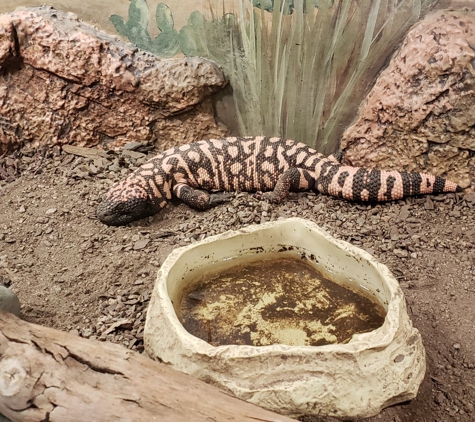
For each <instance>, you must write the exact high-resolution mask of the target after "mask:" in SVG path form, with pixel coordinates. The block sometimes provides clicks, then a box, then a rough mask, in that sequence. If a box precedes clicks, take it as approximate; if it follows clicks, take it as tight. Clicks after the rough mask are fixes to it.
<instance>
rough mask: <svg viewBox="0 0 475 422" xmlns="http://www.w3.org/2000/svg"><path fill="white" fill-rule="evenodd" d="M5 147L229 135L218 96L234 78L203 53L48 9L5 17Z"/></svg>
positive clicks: (1, 125) (0, 93)
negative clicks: (158, 45)
mask: <svg viewBox="0 0 475 422" xmlns="http://www.w3.org/2000/svg"><path fill="white" fill-rule="evenodd" d="M0 75H1V79H0V153H1V152H2V151H6V150H11V149H14V148H17V147H18V146H23V145H27V146H30V147H36V146H39V145H49V146H51V145H55V144H75V145H80V146H96V145H97V146H102V147H103V148H105V149H110V148H115V147H119V146H121V145H123V144H125V143H127V142H141V143H143V144H156V145H157V146H158V147H159V148H166V147H168V146H171V145H176V144H178V143H187V142H190V141H193V140H196V139H200V138H208V137H212V136H222V135H224V134H226V128H224V127H223V126H220V125H219V124H217V123H216V121H215V119H214V113H213V108H212V105H211V99H210V96H211V95H212V94H214V93H215V92H217V91H219V90H220V89H221V88H223V87H224V86H225V85H226V83H227V81H226V78H225V76H224V75H223V73H222V72H221V70H220V69H219V68H218V66H216V65H215V64H214V63H212V62H209V61H207V60H203V59H200V58H176V59H168V60H161V59H159V58H158V57H156V56H154V55H152V54H149V53H145V52H142V51H139V50H138V49H137V48H136V47H134V46H133V45H132V44H126V43H124V42H122V41H120V40H119V39H118V38H114V37H112V36H109V35H107V34H105V33H104V32H101V31H99V30H97V29H95V28H94V27H92V26H90V25H87V24H85V23H82V22H80V21H79V20H78V19H77V17H76V16H75V15H73V14H71V13H64V12H60V11H58V10H55V9H53V8H50V7H39V8H18V9H17V10H15V12H13V13H10V14H4V15H0Z"/></svg>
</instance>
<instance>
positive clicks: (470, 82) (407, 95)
mask: <svg viewBox="0 0 475 422" xmlns="http://www.w3.org/2000/svg"><path fill="white" fill-rule="evenodd" d="M341 147H342V149H343V150H344V154H345V155H344V158H345V160H346V161H347V162H348V163H351V164H353V165H358V166H368V167H381V168H386V169H405V170H409V171H413V170H414V171H423V172H427V173H434V174H437V175H442V176H445V177H448V178H449V179H451V180H453V181H455V182H457V183H458V184H459V185H461V186H462V187H465V188H470V189H474V188H475V158H474V157H473V152H475V12H469V11H447V10H441V11H438V12H435V13H433V14H431V15H429V16H427V17H426V18H425V19H423V20H422V21H421V22H419V23H418V24H417V25H416V26H415V27H414V28H413V29H412V30H411V31H410V32H409V33H408V35H407V36H406V38H405V40H404V42H403V44H402V47H401V49H400V50H399V51H398V52H397V53H396V55H395V56H394V57H393V59H392V60H391V62H390V64H389V66H388V67H387V68H386V69H385V70H384V71H383V72H382V73H381V75H380V76H379V78H378V79H377V81H376V83H375V85H374V87H373V89H372V90H371V92H370V93H369V94H368V97H367V99H366V100H365V102H364V103H363V104H362V106H361V107H360V110H359V112H358V117H357V119H356V122H355V123H354V124H353V125H352V126H351V127H349V128H348V129H347V130H346V132H345V134H344V135H343V139H342V141H341ZM470 155H472V157H470Z"/></svg>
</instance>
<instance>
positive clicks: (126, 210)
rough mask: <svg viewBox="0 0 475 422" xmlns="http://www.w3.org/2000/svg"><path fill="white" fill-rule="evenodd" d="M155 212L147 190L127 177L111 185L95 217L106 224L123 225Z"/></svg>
mask: <svg viewBox="0 0 475 422" xmlns="http://www.w3.org/2000/svg"><path fill="white" fill-rule="evenodd" d="M155 213H156V210H154V207H153V206H152V204H151V202H150V200H149V197H148V194H147V191H146V190H145V189H144V188H143V187H142V186H140V185H139V184H133V183H130V182H129V181H128V180H127V179H126V180H122V181H120V182H118V183H116V184H115V185H113V186H112V187H111V188H110V189H109V191H108V192H107V194H106V196H105V198H104V200H103V201H102V202H101V203H100V204H99V206H98V207H97V210H96V217H97V218H98V219H99V220H100V221H101V222H102V223H104V224H107V225H108V226H123V225H125V224H128V223H131V222H132V221H135V220H140V219H141V218H145V217H148V216H150V215H153V214H155Z"/></svg>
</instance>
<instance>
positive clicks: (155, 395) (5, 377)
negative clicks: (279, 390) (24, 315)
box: [0, 311, 292, 422]
mask: <svg viewBox="0 0 475 422" xmlns="http://www.w3.org/2000/svg"><path fill="white" fill-rule="evenodd" d="M0 413H1V414H3V415H5V416H6V417H8V418H10V419H11V420H12V421H31V422H38V421H50V422H54V421H61V422H68V421H98V422H101V421H127V422H131V421H140V422H143V421H160V422H167V421H170V422H180V421H187V422H188V421H197V422H199V421H207V422H210V421H215V422H219V421H228V422H229V421H244V422H245V421H249V422H250V421H253V422H256V421H261V422H262V421H274V422H277V421H280V422H290V421H292V419H289V418H287V417H285V416H280V415H277V414H275V413H272V412H269V411H267V410H264V409H261V408H260V407H257V406H255V405H252V404H249V403H246V402H243V401H241V400H239V399H236V398H235V397H232V396H231V395H229V394H228V393H226V392H224V391H221V390H218V389H217V388H215V387H213V386H211V385H208V384H205V383H203V382H201V381H199V380H197V379H195V378H193V377H191V376H189V375H185V374H182V373H180V372H177V371H174V370H173V369H171V368H170V367H168V366H167V365H165V364H162V363H158V362H155V361H152V360H150V359H149V358H147V357H145V356H143V355H141V354H139V353H136V352H133V351H131V350H128V349H125V348H123V347H121V346H119V345H116V344H112V343H102V342H98V341H92V340H86V339H83V338H80V337H77V336H75V335H73V334H69V333H65V332H62V331H58V330H54V329H52V328H47V327H42V326H39V325H35V324H31V323H28V322H25V321H22V320H21V319H19V318H16V317H15V316H13V315H12V314H8V313H5V312H1V311H0Z"/></svg>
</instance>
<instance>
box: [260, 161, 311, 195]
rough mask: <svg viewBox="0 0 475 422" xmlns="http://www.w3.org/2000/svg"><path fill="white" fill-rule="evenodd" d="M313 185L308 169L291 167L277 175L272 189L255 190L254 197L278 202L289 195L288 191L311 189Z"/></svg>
mask: <svg viewBox="0 0 475 422" xmlns="http://www.w3.org/2000/svg"><path fill="white" fill-rule="evenodd" d="M314 185H315V178H314V177H313V176H312V174H311V173H310V172H309V171H307V170H303V169H300V168H297V167H292V168H290V169H288V170H286V171H285V172H284V173H283V174H282V176H280V177H279V179H278V180H277V183H276V184H275V187H274V190H273V191H270V192H256V194H255V197H256V198H257V199H259V200H267V201H269V202H273V203H277V204H278V203H280V202H282V201H283V200H284V199H285V198H287V196H289V192H298V191H302V190H311V189H313V187H314Z"/></svg>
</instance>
